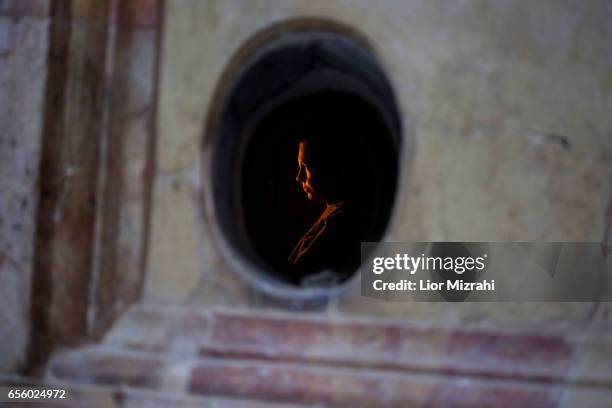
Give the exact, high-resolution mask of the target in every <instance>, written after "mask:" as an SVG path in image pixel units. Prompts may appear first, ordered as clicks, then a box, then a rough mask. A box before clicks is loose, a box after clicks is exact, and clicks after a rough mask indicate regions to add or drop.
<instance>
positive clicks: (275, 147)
mask: <svg viewBox="0 0 612 408" xmlns="http://www.w3.org/2000/svg"><path fill="white" fill-rule="evenodd" d="M400 142H401V128H400V121H399V115H398V111H397V108H396V104H395V100H394V97H393V92H392V90H391V87H390V85H389V82H388V80H387V79H386V77H385V75H384V73H383V71H382V69H381V68H380V66H379V64H378V63H377V62H376V59H375V58H374V56H373V55H372V54H371V52H370V51H369V50H368V49H367V48H366V47H365V46H363V45H362V44H360V43H359V42H357V41H355V40H353V39H351V38H349V37H346V36H343V35H339V34H337V33H328V32H320V31H300V32H293V33H285V34H283V35H279V36H278V37H276V38H275V39H274V40H272V41H270V42H268V43H267V44H265V45H264V46H263V47H261V49H259V50H258V51H257V52H255V53H254V55H252V56H251V57H250V58H249V59H248V61H246V62H245V63H244V66H243V67H242V69H241V71H240V72H239V74H238V75H237V77H236V78H235V79H234V81H233V83H232V84H231V86H230V87H229V91H228V92H227V94H226V95H225V100H224V105H223V110H222V112H221V116H220V121H219V126H218V132H217V135H216V140H215V144H214V150H213V162H212V177H213V189H214V191H213V193H214V204H215V208H216V214H217V217H218V222H219V225H220V227H221V231H222V233H223V235H224V237H225V238H226V240H227V241H228V243H229V244H230V246H231V249H232V250H233V251H235V255H236V256H239V257H241V258H242V259H244V260H246V261H247V263H248V264H250V265H251V268H250V269H251V270H252V271H253V273H254V274H255V275H257V277H258V278H259V279H264V280H266V283H268V284H270V283H271V284H273V285H284V286H294V287H300V288H303V287H333V286H337V285H339V284H341V283H343V282H345V281H346V280H348V279H349V278H350V277H351V276H352V275H353V274H354V273H355V272H356V271H357V269H358V266H359V262H360V242H365V241H378V240H380V239H381V238H382V236H383V234H384V231H385V229H386V227H387V223H388V220H389V217H390V214H391V210H392V207H393V202H394V196H395V190H396V184H397V173H398V151H399V147H400ZM266 286H270V285H266Z"/></svg>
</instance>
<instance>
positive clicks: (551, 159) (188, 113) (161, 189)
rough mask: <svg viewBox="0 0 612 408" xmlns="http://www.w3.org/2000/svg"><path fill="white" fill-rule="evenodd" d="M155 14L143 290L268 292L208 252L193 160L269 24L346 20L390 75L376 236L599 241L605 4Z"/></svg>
mask: <svg viewBox="0 0 612 408" xmlns="http://www.w3.org/2000/svg"><path fill="white" fill-rule="evenodd" d="M164 15H165V26H164V33H163V39H162V49H163V53H162V55H163V57H162V60H161V61H160V64H161V66H160V70H161V77H160V95H159V116H158V129H159V135H158V140H157V148H156V152H157V154H156V178H155V181H154V193H153V201H152V206H153V213H152V218H151V235H150V240H149V243H150V247H149V257H148V269H147V281H146V296H145V299H146V300H147V301H150V302H168V303H177V302H178V303H192V304H213V305H232V306H240V307H253V306H269V305H270V303H269V302H268V301H267V300H265V299H264V298H263V297H262V296H261V295H260V294H259V293H258V292H257V291H253V290H251V288H250V287H248V285H246V284H245V283H244V282H242V281H241V280H240V278H239V277H238V276H237V274H236V273H235V271H234V270H233V269H232V267H231V266H230V265H229V263H228V262H227V259H226V258H225V257H224V256H223V251H222V249H223V245H224V244H223V242H222V241H220V238H219V236H218V233H216V230H217V225H216V220H215V219H214V212H213V211H212V208H211V205H210V204H211V203H212V201H211V200H210V192H211V188H210V182H211V180H210V172H209V170H208V169H209V165H210V157H211V154H213V152H211V146H212V143H211V140H212V139H213V138H214V137H215V135H214V134H212V133H211V131H214V126H211V122H214V120H215V117H216V116H215V115H216V114H217V113H218V110H219V108H220V106H219V105H220V102H221V97H222V94H223V91H224V90H226V85H227V81H229V80H231V78H229V79H228V73H231V72H232V69H233V68H235V67H234V66H233V65H236V64H238V65H239V63H240V61H241V60H240V58H241V56H242V57H244V55H245V54H248V52H250V51H252V48H253V47H254V45H253V44H254V43H256V42H257V40H253V38H258V37H262V34H261V33H262V32H264V33H265V32H266V30H269V27H272V26H274V27H276V29H277V30H279V31H281V32H282V31H283V30H290V29H292V28H295V27H298V26H310V27H312V26H314V27H317V26H318V27H329V26H331V27H334V26H335V25H337V26H342V27H348V29H349V30H352V31H353V32H354V33H355V34H356V35H358V36H359V37H362V38H365V39H366V40H367V41H368V42H369V43H370V44H371V46H372V48H373V51H374V52H375V54H376V56H377V57H378V58H379V61H380V62H381V64H382V65H383V67H384V68H385V70H386V71H387V74H388V76H389V78H390V80H391V82H392V85H393V86H394V89H395V92H396V97H397V99H398V102H399V105H400V109H401V111H402V115H403V127H404V140H405V143H404V144H403V152H402V167H401V175H400V188H399V192H398V195H397V200H396V206H395V212H394V215H393V218H392V220H391V226H390V229H389V231H388V236H387V238H388V239H389V240H396V241H409V240H423V241H425V240H451V241H452V240H463V241H470V240H475V241H498V240H499V241H520V240H525V241H528V240H533V241H555V240H558V241H571V240H576V241H600V240H601V239H602V237H603V235H604V230H605V222H606V219H605V212H606V206H607V205H608V200H609V197H610V186H611V173H610V163H611V155H612V139H611V137H610V136H611V134H612V119H611V117H610V115H609V114H608V113H609V112H610V111H611V110H612V96H611V95H612V93H611V92H610V89H611V86H612V84H611V83H610V75H611V72H612V61H611V60H610V58H609V55H611V53H610V50H611V49H612V29H611V26H610V25H609V24H608V21H609V19H610V18H611V17H612V8H611V7H610V5H609V3H608V2H606V1H595V2H589V3H588V4H587V3H577V2H573V1H562V2H559V1H542V2H538V3H537V4H532V3H529V4H528V3H525V2H521V1H516V2H503V4H502V3H499V2H493V1H475V0H474V1H464V2H460V3H452V4H451V3H449V2H444V1H411V2H398V1H381V2H375V3H373V2H369V1H342V0H336V1H329V2H322V1H321V2H318V1H314V2H313V1H299V0H296V1H250V2H248V3H246V4H245V3H244V2H240V1H226V2H222V3H221V2H206V1H204V2H202V1H198V0H192V1H190V0H185V1H172V0H169V1H167V2H166V3H165V14H164ZM245 44H248V45H246V46H245ZM245 47H246V48H245ZM249 47H250V48H249ZM229 76H231V75H229ZM296 307H298V308H299V307H300V305H297V306H296ZM595 309H596V306H595V305H591V304H586V303H583V304H538V305H526V304H522V305H521V304H496V305H493V306H492V305H488V304H461V305H447V304H396V303H394V304H391V303H384V302H378V301H373V300H367V299H364V298H361V297H360V296H359V287H358V282H354V285H353V286H351V287H349V289H348V290H347V291H346V292H345V293H344V294H343V295H341V296H340V297H339V298H338V299H337V300H335V301H332V302H331V303H330V304H329V305H328V307H327V309H326V312H328V313H341V314H358V315H364V314H365V315H372V316H380V317H410V318H413V319H424V320H428V321H431V320H433V321H438V322H455V323H456V322H459V323H461V324H465V323H470V324H472V323H475V324H481V323H482V324H485V325H488V324H492V325H495V326H500V325H501V326H504V327H505V326H507V325H518V326H526V325H527V326H532V327H538V326H540V325H541V324H542V323H546V324H549V325H551V326H555V327H568V326H570V327H574V328H578V327H582V326H583V325H584V324H585V322H586V321H588V320H589V319H590V316H591V315H592V314H593V311H594V310H595Z"/></svg>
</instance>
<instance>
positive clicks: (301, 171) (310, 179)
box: [295, 141, 324, 202]
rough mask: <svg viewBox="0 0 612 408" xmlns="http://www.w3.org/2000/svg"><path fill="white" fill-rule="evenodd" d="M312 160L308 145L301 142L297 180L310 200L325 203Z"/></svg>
mask: <svg viewBox="0 0 612 408" xmlns="http://www.w3.org/2000/svg"><path fill="white" fill-rule="evenodd" d="M310 160H311V158H310V154H309V151H308V143H307V142H305V141H301V142H300V147H299V150H298V173H297V176H296V177H295V180H296V181H297V182H298V183H300V184H301V185H302V189H303V190H304V192H305V193H306V195H307V196H308V199H309V200H312V201H318V202H320V201H324V200H323V197H322V196H321V192H320V191H319V189H317V184H316V182H315V178H314V175H313V168H312V164H311V162H310Z"/></svg>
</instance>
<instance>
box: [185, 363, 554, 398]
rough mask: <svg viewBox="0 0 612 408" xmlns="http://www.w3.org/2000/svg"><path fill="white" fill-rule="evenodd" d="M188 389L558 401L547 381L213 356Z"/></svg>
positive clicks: (258, 394) (253, 394)
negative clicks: (449, 376)
mask: <svg viewBox="0 0 612 408" xmlns="http://www.w3.org/2000/svg"><path fill="white" fill-rule="evenodd" d="M190 390H191V392H193V393H196V394H203V395H219V396H224V395H231V396H240V397H243V398H254V399H259V400H268V401H287V402H294V403H302V404H322V405H325V406H333V407H346V406H351V407H373V406H386V407H405V406H428V407H448V406H454V407H488V406H502V405H503V406H507V407H524V406H538V407H553V406H556V405H557V403H558V392H557V390H556V389H555V388H554V387H551V386H541V385H540V386H539V385H531V384H520V383H504V382H495V381H487V380H477V379H471V380H453V379H447V378H444V377H430V376H414V375H409V376H399V375H390V374H387V373H384V372H374V371H370V372H362V371H347V370H341V369H333V368H324V369H323V368H313V367H308V366H297V365H292V364H272V363H261V362H229V361H225V362H224V361H214V360H210V361H205V362H201V363H199V364H198V365H197V366H196V367H195V368H194V371H193V373H192V377H191V385H190Z"/></svg>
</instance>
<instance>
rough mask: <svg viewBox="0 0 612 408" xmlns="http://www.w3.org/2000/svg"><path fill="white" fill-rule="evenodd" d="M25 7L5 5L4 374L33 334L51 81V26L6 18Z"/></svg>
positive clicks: (0, 7)
mask: <svg viewBox="0 0 612 408" xmlns="http://www.w3.org/2000/svg"><path fill="white" fill-rule="evenodd" d="M43 5H44V2H38V3H37V6H36V7H35V8H36V10H38V6H40V7H43ZM22 6H23V7H25V8H27V7H26V6H32V7H34V3H33V2H27V1H24V2H0V100H1V101H2V103H0V123H2V126H1V127H2V131H1V135H0V372H5V371H13V370H17V369H20V368H22V366H23V364H24V362H25V357H26V355H25V354H26V347H27V343H28V337H29V332H30V305H31V285H32V280H31V279H32V266H33V252H34V239H35V233H36V210H37V206H38V193H37V191H38V190H37V181H38V163H39V161H40V151H41V145H42V134H41V133H42V127H43V118H44V97H45V79H46V75H47V59H46V57H47V52H48V41H49V35H48V30H49V20H48V19H43V18H39V19H34V18H28V19H15V18H12V17H5V16H4V13H5V12H6V13H9V14H10V13H12V12H13V11H14V9H15V10H16V11H15V12H19V13H21V12H24V13H26V14H27V13H29V11H32V10H29V9H28V10H24V9H22ZM12 10H13V11H12ZM36 10H34V11H35V12H36V13H37V11H36ZM36 13H35V14H36Z"/></svg>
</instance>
